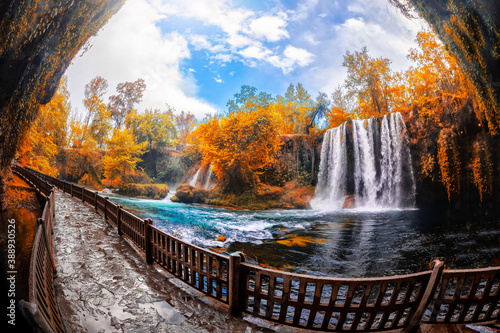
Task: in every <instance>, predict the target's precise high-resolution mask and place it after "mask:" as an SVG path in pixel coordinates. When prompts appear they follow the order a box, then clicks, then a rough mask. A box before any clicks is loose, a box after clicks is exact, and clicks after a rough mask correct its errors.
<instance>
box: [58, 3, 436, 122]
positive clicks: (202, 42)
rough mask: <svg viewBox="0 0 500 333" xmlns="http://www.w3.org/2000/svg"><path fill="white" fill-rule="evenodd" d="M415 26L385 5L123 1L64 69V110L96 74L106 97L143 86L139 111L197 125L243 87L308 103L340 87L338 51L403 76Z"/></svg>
mask: <svg viewBox="0 0 500 333" xmlns="http://www.w3.org/2000/svg"><path fill="white" fill-rule="evenodd" d="M424 28H427V25H426V23H424V22H423V20H421V19H411V20H410V19H407V18H405V17H404V16H403V15H402V14H401V13H400V12H399V11H398V10H397V9H395V8H393V7H392V6H391V5H390V4H389V3H388V1H387V0H344V1H334V0H298V1H296V0H294V1H292V0H270V1H257V0H232V1H231V0H184V1H179V0H127V2H126V4H125V5H124V6H123V7H122V8H121V9H120V11H119V12H118V13H117V14H115V15H114V16H113V17H112V18H111V19H110V20H109V22H108V23H107V24H106V25H105V26H104V27H103V28H102V29H101V30H100V31H99V33H98V35H97V36H96V37H94V38H92V39H91V40H90V41H89V43H88V46H90V48H88V49H87V50H86V51H85V52H80V54H79V55H77V56H76V57H75V59H73V62H72V63H71V65H70V66H69V67H68V69H67V71H66V75H67V76H68V88H69V92H70V99H71V104H72V107H73V109H77V110H79V111H80V112H81V111H83V110H84V107H83V102H82V100H83V95H84V87H85V84H87V83H89V82H90V80H91V79H92V78H94V77H96V76H102V77H103V78H105V79H106V80H107V81H108V84H109V88H108V93H107V96H110V95H113V94H115V93H116V90H115V89H116V85H117V84H119V83H121V82H133V81H135V80H137V79H138V78H142V79H144V80H145V82H146V85H147V88H146V91H145V92H144V96H143V101H142V102H141V103H140V104H139V105H138V107H137V109H138V111H139V112H141V111H143V110H144V109H146V108H157V109H161V110H165V109H166V105H167V104H168V105H169V106H170V107H173V108H174V109H175V110H176V111H177V112H180V111H181V110H183V111H186V112H191V113H193V114H195V115H196V117H197V118H199V119H201V118H203V117H204V115H205V114H207V113H210V114H215V113H217V112H223V111H225V110H227V107H226V103H227V102H228V101H229V100H230V99H232V98H233V95H234V94H235V93H238V92H239V91H240V89H241V86H242V85H250V86H254V87H256V88H257V89H258V91H259V92H260V91H264V92H266V93H270V94H272V95H273V96H276V95H278V94H279V95H284V93H285V92H286V89H287V87H288V86H289V85H290V83H292V84H294V85H296V84H297V83H302V85H303V86H304V88H305V89H306V90H307V91H308V92H309V94H310V95H311V96H312V97H313V98H315V97H316V96H317V95H318V92H320V91H321V92H325V93H327V94H330V93H332V92H333V91H334V89H335V88H336V87H337V86H338V85H340V84H342V83H343V82H344V80H345V78H346V75H347V71H346V69H345V68H344V67H342V61H343V55H345V53H346V51H350V52H351V53H353V52H354V51H358V50H360V49H361V48H362V47H363V46H365V45H366V46H367V47H368V51H369V54H370V55H371V56H373V57H377V58H378V57H384V58H389V59H390V60H391V61H392V66H391V68H392V69H393V70H394V71H399V70H404V69H406V68H408V67H409V66H411V62H410V61H409V60H408V59H407V57H406V55H407V54H408V51H409V50H410V48H412V47H416V43H415V37H416V35H417V33H418V32H419V31H420V30H422V29H424ZM106 102H107V99H106Z"/></svg>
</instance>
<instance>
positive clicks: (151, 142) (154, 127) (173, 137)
mask: <svg viewBox="0 0 500 333" xmlns="http://www.w3.org/2000/svg"><path fill="white" fill-rule="evenodd" d="M125 124H126V127H127V128H128V129H130V130H131V131H132V133H133V135H134V137H135V141H136V142H137V143H143V142H144V143H146V144H147V145H146V147H147V148H148V152H149V153H150V154H151V156H152V162H151V164H152V170H153V177H157V162H158V154H159V152H160V150H161V149H163V148H166V147H174V146H175V143H176V141H177V131H176V128H175V125H174V115H173V112H172V110H171V109H168V110H167V111H165V112H163V111H160V110H158V109H154V110H152V109H147V110H146V111H145V112H144V113H143V114H139V113H137V112H135V111H134V110H132V111H131V112H130V113H129V114H128V116H127V118H126V121H125Z"/></svg>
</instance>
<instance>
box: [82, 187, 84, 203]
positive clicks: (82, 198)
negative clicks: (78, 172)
mask: <svg viewBox="0 0 500 333" xmlns="http://www.w3.org/2000/svg"><path fill="white" fill-rule="evenodd" d="M82 203H85V186H82Z"/></svg>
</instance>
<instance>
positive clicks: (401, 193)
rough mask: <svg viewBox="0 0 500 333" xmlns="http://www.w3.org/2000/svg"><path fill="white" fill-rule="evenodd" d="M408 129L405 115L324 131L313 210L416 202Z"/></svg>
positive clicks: (398, 206)
mask: <svg viewBox="0 0 500 333" xmlns="http://www.w3.org/2000/svg"><path fill="white" fill-rule="evenodd" d="M415 193H416V187H415V177H414V174H413V169H412V162H411V155H410V148H409V146H408V138H407V134H406V126H405V123H404V121H403V118H402V116H401V114H400V113H392V114H391V115H390V116H384V117H383V118H382V119H378V118H370V119H364V120H353V121H352V123H351V124H347V123H344V124H342V125H340V126H339V127H336V128H332V129H329V130H327V131H326V132H325V136H324V139H323V145H322V147H321V160H320V166H319V174H318V184H317V186H316V193H315V195H314V199H313V200H312V201H311V205H312V207H313V208H321V209H340V208H342V207H343V206H344V202H345V200H346V198H347V197H349V196H353V197H354V202H355V206H356V207H367V208H404V207H412V206H413V205H414V203H415V202H414V201H415Z"/></svg>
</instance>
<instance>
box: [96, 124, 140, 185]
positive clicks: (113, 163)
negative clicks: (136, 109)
mask: <svg viewBox="0 0 500 333" xmlns="http://www.w3.org/2000/svg"><path fill="white" fill-rule="evenodd" d="M106 145H107V148H108V149H107V150H106V155H105V156H104V158H103V166H104V176H105V177H106V179H107V180H108V181H115V185H116V183H118V184H119V183H121V182H123V180H124V178H126V176H127V175H128V174H129V173H132V172H134V171H135V170H136V167H137V163H139V162H140V161H141V159H140V157H139V156H141V155H142V154H144V152H145V151H146V149H147V145H148V143H147V142H142V143H136V142H135V140H134V135H133V134H132V131H130V130H128V129H127V128H125V129H122V130H120V129H115V130H114V132H113V136H112V137H111V138H109V139H107V140H106Z"/></svg>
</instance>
